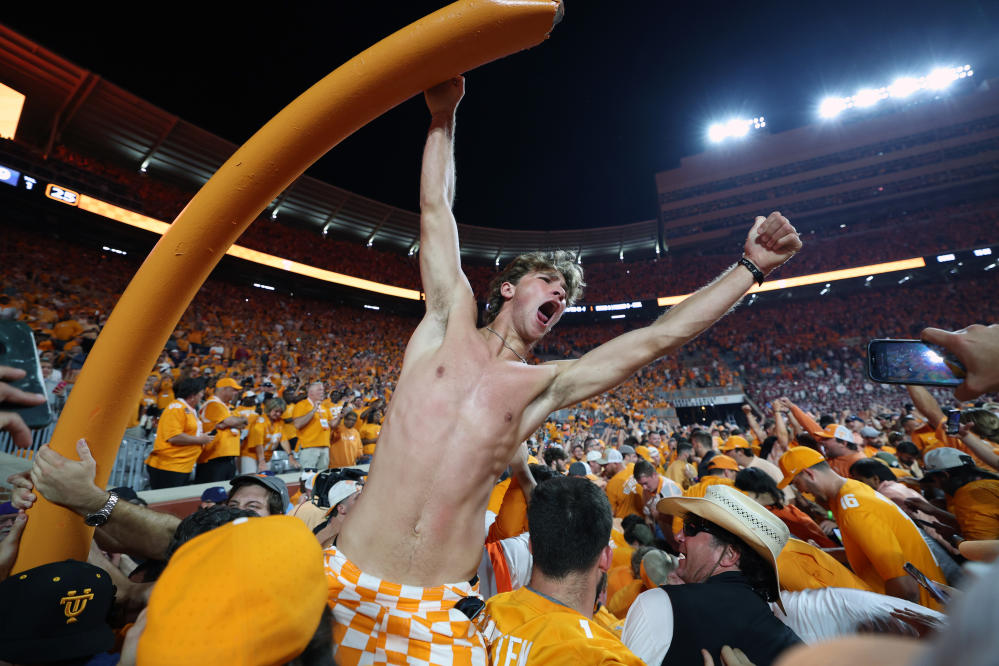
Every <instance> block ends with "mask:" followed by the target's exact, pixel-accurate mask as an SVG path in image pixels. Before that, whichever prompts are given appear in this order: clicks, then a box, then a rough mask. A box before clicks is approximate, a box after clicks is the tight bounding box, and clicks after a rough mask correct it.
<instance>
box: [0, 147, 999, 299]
mask: <svg viewBox="0 0 999 666" xmlns="http://www.w3.org/2000/svg"><path fill="white" fill-rule="evenodd" d="M937 138H939V137H937ZM5 145H7V144H5ZM900 145H903V146H908V145H909V144H908V143H906V142H902V144H900ZM10 147H11V148H13V144H11V145H10ZM882 148H883V147H882ZM53 157H54V158H55V159H53V160H49V161H48V162H47V164H48V165H52V166H54V165H62V167H63V168H71V169H73V173H72V174H71V175H72V177H73V178H76V179H90V180H94V179H95V178H96V181H95V182H101V183H104V185H103V187H102V188H99V189H98V191H97V192H95V194H97V195H98V196H100V194H101V193H113V194H116V195H117V194H119V190H123V191H125V192H127V193H128V194H129V195H130V196H132V197H137V198H138V200H137V201H134V203H133V205H134V206H135V207H137V208H139V209H140V210H139V212H143V213H145V214H147V215H150V216H153V217H156V218H158V219H163V220H172V219H174V218H175V217H176V215H177V214H178V213H179V212H180V210H181V208H182V207H183V203H184V202H186V201H188V200H189V199H190V197H191V196H192V195H193V194H194V193H193V192H187V191H183V190H181V189H179V188H177V187H174V186H171V185H168V184H166V183H163V182H160V181H157V180H155V179H153V178H150V177H147V176H145V175H143V174H138V173H135V172H134V171H129V170H125V169H121V168H119V167H117V166H115V165H113V164H110V163H107V162H104V161H101V160H98V159H94V158H92V157H87V156H84V155H80V154H79V153H76V152H74V151H71V150H69V149H68V148H66V147H64V146H58V147H57V149H56V151H55V153H54V155H53ZM90 180H88V181H87V183H88V185H90V186H91V187H93V184H91V183H90ZM881 194H883V193H881ZM796 208H797V205H796ZM799 212H800V211H799ZM997 222H999V200H995V199H991V200H986V201H976V202H972V203H965V204H958V205H953V206H945V207H939V206H938V207H933V208H927V209H923V210H913V211H907V212H905V213H894V214H890V215H887V216H884V215H881V216H873V217H872V216H866V217H865V216H864V215H863V214H861V215H860V216H859V217H858V219H856V220H852V221H850V223H849V224H848V225H846V226H845V227H844V228H838V229H823V230H821V231H819V232H815V231H812V232H809V233H808V235H807V236H806V237H805V239H806V241H807V242H808V243H809V247H810V248H814V251H811V252H809V253H808V254H807V255H806V256H803V257H796V258H795V260H794V261H793V262H792V263H791V264H789V265H788V266H786V267H785V268H784V270H783V272H782V277H792V276H796V275H805V274H810V273H816V272H823V271H830V270H836V269H839V268H844V267H853V266H862V265H867V264H874V263H882V262H887V261H894V260H898V259H908V258H911V257H916V256H928V255H933V254H937V253H939V252H942V251H953V250H958V249H968V248H974V247H979V246H981V245H984V244H988V243H990V242H992V241H993V240H994V238H995V230H996V225H997ZM739 223H740V224H741V223H742V220H741V218H740V220H739ZM898 225H904V226H905V229H906V233H905V234H904V235H899V234H898V233H897V231H898ZM669 233H670V234H674V235H675V234H676V230H670V231H669ZM335 235H336V232H335V228H334V229H333V230H332V231H331V232H330V233H329V235H327V236H322V235H321V234H318V233H316V232H312V231H307V230H304V229H301V228H294V227H291V226H287V225H285V224H282V223H280V222H278V221H273V220H270V219H269V218H268V219H263V218H262V219H260V220H258V221H257V222H256V223H255V224H253V225H251V226H250V227H249V229H247V231H246V233H244V234H243V236H242V237H241V238H240V240H239V243H240V244H242V245H245V246H246V247H249V248H252V249H255V250H259V251H261V252H267V253H269V254H275V255H278V256H281V257H284V258H287V259H292V260H294V261H299V262H302V263H305V264H308V265H313V266H317V267H320V268H325V269H328V270H333V271H337V272H340V273H346V274H349V275H353V276H357V277H362V278H365V279H369V280H374V281H378V282H384V283H388V284H393V285H397V286H401V287H406V288H410V289H419V286H420V285H419V270H418V266H417V261H416V258H415V257H409V256H403V255H402V254H399V253H395V252H388V251H384V250H379V249H378V248H377V247H370V248H366V247H361V246H359V245H358V244H356V243H352V242H348V241H344V240H341V239H338V238H336V237H335ZM667 241H668V238H667ZM740 242H741V241H740ZM317 248H321V251H320V250H318V249H317ZM736 251H738V247H737V246H735V245H732V246H731V247H729V246H728V244H727V243H725V242H723V243H716V244H714V245H713V246H712V247H710V248H705V247H704V246H703V245H700V246H698V247H697V248H695V249H693V250H690V251H683V252H670V253H666V254H664V255H662V256H660V257H659V258H657V259H655V260H640V261H627V262H596V263H590V262H587V263H586V264H585V269H586V272H587V282H588V285H589V286H588V289H587V291H586V293H585V295H584V298H585V301H586V302H588V303H612V302H621V301H626V300H644V299H650V298H655V297H658V296H665V295H676V294H684V293H690V292H692V291H694V290H695V289H697V288H698V287H700V286H701V285H703V284H704V283H705V282H706V281H707V280H710V279H711V278H712V277H714V276H715V275H717V274H718V272H719V271H720V270H721V269H722V268H724V267H725V266H727V265H728V264H729V263H731V256H732V253H733V252H736ZM464 270H465V273H466V275H467V276H468V278H469V281H470V282H471V284H472V288H473V289H474V290H475V292H476V293H477V294H481V293H484V292H485V290H486V288H487V287H488V284H489V282H490V280H491V279H492V278H493V277H494V276H495V274H496V272H497V268H496V267H493V266H484V265H466V266H464ZM625 285H626V291H625V287H624V286H625Z"/></svg>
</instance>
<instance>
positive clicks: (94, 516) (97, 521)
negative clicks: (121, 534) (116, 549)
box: [83, 490, 118, 527]
mask: <svg viewBox="0 0 999 666" xmlns="http://www.w3.org/2000/svg"><path fill="white" fill-rule="evenodd" d="M117 503H118V493H116V492H114V491H113V490H112V491H110V492H108V501H107V502H106V503H105V504H104V506H103V507H101V510H100V511H98V512H97V513H91V514H89V515H88V516H87V517H86V518H84V519H83V522H84V523H86V524H87V525H89V526H90V527H100V526H101V525H103V524H104V523H106V522H108V518H110V517H111V512H112V511H113V510H114V507H115V504H117Z"/></svg>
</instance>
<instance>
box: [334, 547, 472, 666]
mask: <svg viewBox="0 0 999 666" xmlns="http://www.w3.org/2000/svg"><path fill="white" fill-rule="evenodd" d="M325 563H326V580H327V583H328V584H329V605H330V608H331V609H332V610H333V619H334V625H333V643H334V645H335V647H334V649H335V651H336V652H335V657H336V660H337V663H338V664H340V665H341V666H355V665H357V666H368V665H369V664H413V665H415V666H450V665H451V664H456V665H459V666H464V665H467V666H487V665H488V663H489V657H488V653H487V651H486V644H485V641H484V640H483V639H482V636H481V635H480V634H479V633H478V631H476V629H475V626H474V625H473V624H472V621H471V620H469V619H468V617H466V616H465V614H464V613H462V612H461V611H459V610H457V609H456V608H455V607H454V605H455V604H456V603H458V602H459V601H461V599H463V598H464V597H467V596H470V595H473V594H474V591H473V589H472V587H471V585H469V584H468V583H455V584H446V585H439V586H437V587H416V586H413V585H401V584H399V583H389V582H386V581H383V580H381V579H379V578H376V577H375V576H371V575H369V574H366V573H364V572H363V571H361V570H360V569H359V568H358V567H357V565H355V564H354V563H353V562H351V561H350V560H348V559H347V557H346V556H345V555H344V554H343V553H341V552H340V551H338V550H337V549H336V548H335V547H333V548H329V549H327V550H326V552H325Z"/></svg>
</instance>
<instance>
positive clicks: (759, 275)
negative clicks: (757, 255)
mask: <svg viewBox="0 0 999 666" xmlns="http://www.w3.org/2000/svg"><path fill="white" fill-rule="evenodd" d="M738 263H739V264H740V265H741V266H745V267H746V268H747V269H748V270H749V272H750V273H752V274H753V279H754V280H756V284H758V285H762V284H763V280H765V279H766V276H765V275H764V274H763V271H761V270H760V269H759V268H758V267H757V266H756V264H754V263H753V262H752V261H750V260H749V259H747V258H746V257H743V258H742V259H740V260H739V262H738Z"/></svg>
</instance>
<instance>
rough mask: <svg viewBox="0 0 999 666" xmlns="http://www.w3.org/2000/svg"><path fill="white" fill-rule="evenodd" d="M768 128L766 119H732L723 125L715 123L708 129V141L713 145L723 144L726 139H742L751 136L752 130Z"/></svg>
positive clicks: (759, 117) (761, 117)
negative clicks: (750, 131)
mask: <svg viewBox="0 0 999 666" xmlns="http://www.w3.org/2000/svg"><path fill="white" fill-rule="evenodd" d="M766 126H767V121H766V118H764V117H763V116H758V117H754V118H732V119H730V120H726V121H725V122H723V123H714V124H712V125H711V126H709V127H708V140H709V141H711V143H721V142H722V141H724V140H726V139H741V138H743V137H745V136H746V135H747V134H749V130H751V129H763V128H764V127H766Z"/></svg>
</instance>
